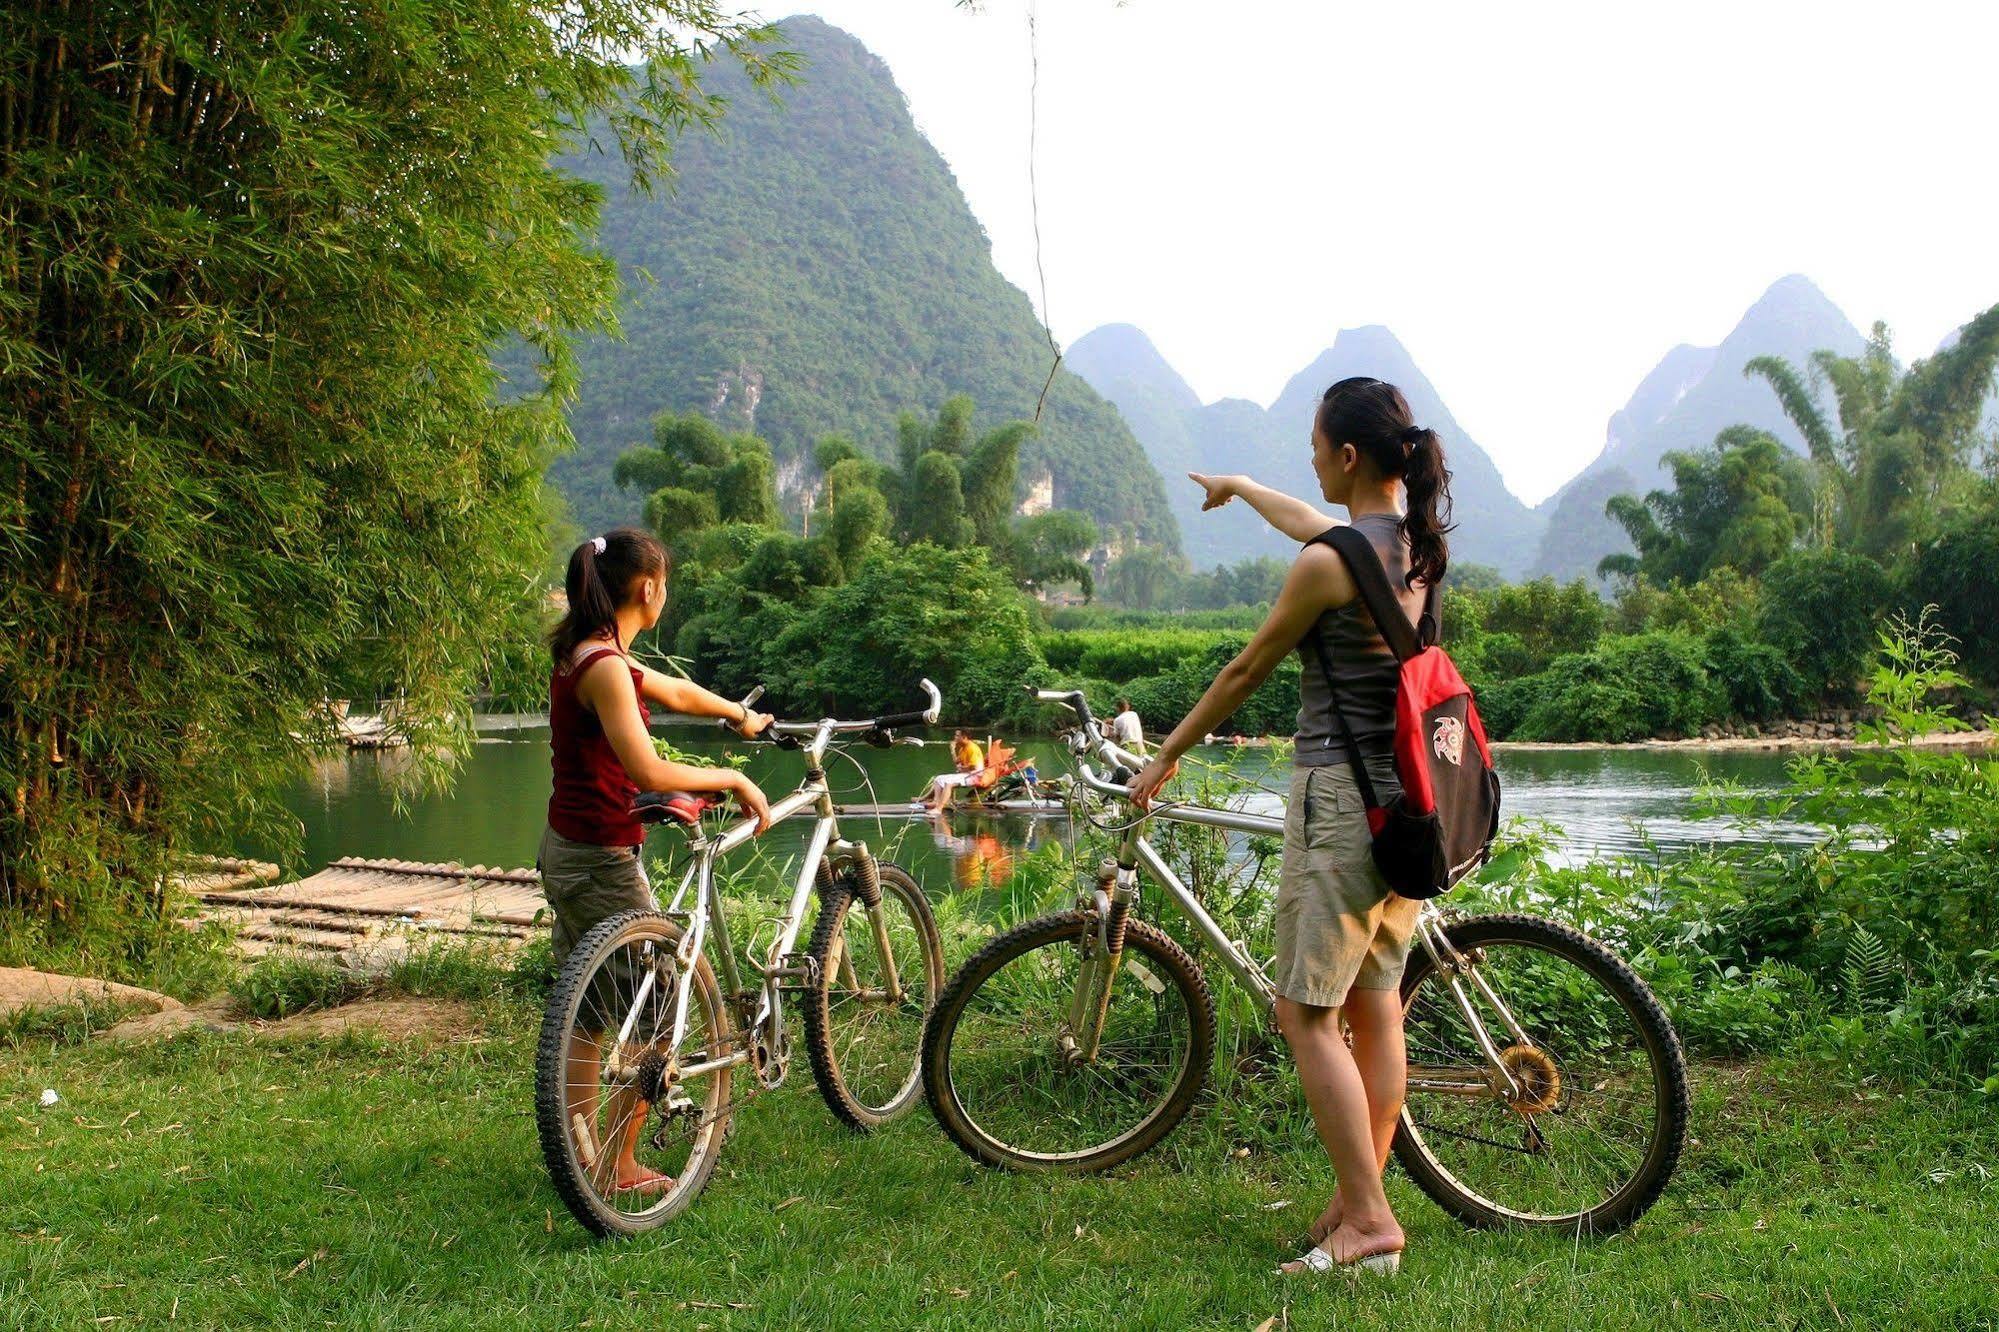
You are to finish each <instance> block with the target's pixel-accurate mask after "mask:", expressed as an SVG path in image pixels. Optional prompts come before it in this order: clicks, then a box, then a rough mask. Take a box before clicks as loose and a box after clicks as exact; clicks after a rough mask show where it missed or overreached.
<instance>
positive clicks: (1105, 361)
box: [1062, 324, 1201, 411]
mask: <svg viewBox="0 0 1999 1332" xmlns="http://www.w3.org/2000/svg"><path fill="white" fill-rule="evenodd" d="M1062 359H1063V361H1064V362H1065V363H1066V364H1067V365H1068V367H1069V369H1071V370H1073V371H1075V372H1076V373H1077V374H1079V375H1081V376H1082V377H1083V378H1084V379H1085V380H1087V381H1088V382H1089V383H1090V384H1092V385H1094V386H1095V387H1096V389H1097V391H1098V392H1099V393H1102V394H1103V395H1104V396H1105V397H1107V398H1109V399H1110V400H1111V401H1112V402H1115V403H1118V405H1119V406H1120V407H1123V405H1124V404H1123V401H1122V399H1123V398H1125V397H1128V396H1129V395H1130V394H1131V393H1132V392H1133V391H1134V390H1136V391H1138V392H1144V393H1151V394H1156V395H1158V396H1159V398H1160V399H1161V400H1162V401H1163V402H1164V404H1165V405H1167V406H1170V407H1172V408H1173V409H1174V410H1176V411H1185V410H1188V409H1190V408H1194V407H1199V406H1200V405H1201V399H1200V395H1199V394H1197V393H1195V392H1194V390H1193V387H1192V386H1191V385H1189V384H1188V383H1187V381H1186V380H1184V379H1182V378H1181V377H1180V372H1179V371H1177V370H1175V369H1174V368H1173V366H1172V364H1171V363H1170V362H1168V361H1167V359H1166V358H1165V357H1164V356H1163V355H1161V354H1160V351H1159V348H1157V347H1155V346H1154V345H1153V343H1152V339H1151V338H1149V337H1147V336H1146V335H1145V330H1144V329H1142V328H1139V327H1137V326H1136V325H1134V324H1104V325H1102V326H1101V327H1098V328H1093V329H1091V330H1090V331H1089V332H1088V333H1085V334H1084V335H1083V336H1082V337H1080V338H1078V339H1076V341H1075V342H1074V343H1072V344H1071V345H1070V347H1069V350H1068V351H1067V352H1065V353H1064V354H1063V357H1062ZM1114 388H1115V390H1116V391H1113V389H1114Z"/></svg>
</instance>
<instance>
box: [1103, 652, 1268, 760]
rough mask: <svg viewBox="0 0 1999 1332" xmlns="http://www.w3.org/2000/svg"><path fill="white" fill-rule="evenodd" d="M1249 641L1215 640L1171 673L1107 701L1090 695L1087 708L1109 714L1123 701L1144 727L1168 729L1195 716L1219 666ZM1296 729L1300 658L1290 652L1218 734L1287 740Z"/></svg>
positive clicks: (1129, 685)
mask: <svg viewBox="0 0 1999 1332" xmlns="http://www.w3.org/2000/svg"><path fill="white" fill-rule="evenodd" d="M1248 641H1249V639H1248V636H1247V635H1245V634H1237V633H1227V634H1222V635H1219V636H1217V637H1216V639H1215V641H1214V642H1212V643H1211V644H1210V645H1209V646H1208V647H1207V648H1206V649H1205V650H1203V651H1201V652H1198V653H1193V654H1190V655H1188V656H1186V657H1183V658H1182V659H1181V661H1180V663H1179V665H1177V666H1175V667H1173V668H1172V669H1171V670H1168V671H1163V672H1160V673H1159V674H1156V675H1148V676H1144V677H1141V678H1139V679H1135V680H1126V681H1122V682H1120V684H1119V687H1118V688H1117V690H1116V693H1115V694H1113V695H1111V696H1103V695H1102V694H1099V693H1098V691H1096V690H1092V691H1091V693H1092V697H1091V700H1090V702H1091V706H1092V707H1095V708H1098V709H1101V710H1103V711H1104V712H1105V714H1106V715H1108V709H1109V706H1110V705H1111V704H1112V703H1113V702H1114V701H1115V698H1116V697H1118V696H1122V697H1126V698H1129V699H1130V700H1131V705H1132V707H1133V708H1135V709H1137V711H1138V714H1139V715H1140V716H1141V717H1144V718H1145V719H1146V724H1147V725H1148V726H1152V727H1156V728H1157V729H1160V730H1166V729H1168V728H1170V727H1172V726H1173V725H1174V724H1176V723H1177V722H1178V721H1179V720H1180V719H1181V718H1182V717H1184V716H1186V715H1187V714H1188V713H1189V712H1191V711H1193V709H1194V704H1195V703H1197V702H1199V701H1200V698H1201V695H1202V694H1203V693H1205V692H1207V688H1208V686H1209V685H1211V684H1213V683H1214V681H1215V677H1216V676H1217V675H1219V674H1220V673H1221V670H1222V667H1224V666H1226V665H1228V664H1229V662H1230V661H1232V660H1234V658H1235V657H1236V655H1237V654H1238V653H1240V652H1241V651H1242V649H1243V647H1244V646H1245V645H1246V644H1247V643H1248ZM1106 692H1108V691H1106ZM1297 724H1298V656H1297V654H1296V653H1292V654H1290V655H1288V656H1286V657H1285V658H1284V659H1283V660H1282V661H1280V662H1278V664H1277V668H1276V669H1275V670H1273V671H1272V672H1271V673H1270V676H1269V678H1268V679H1266V680H1265V681H1264V682H1263V683H1262V684H1261V685H1259V686H1257V690H1256V692H1255V693H1253V694H1251V695H1250V696H1249V697H1248V698H1247V699H1244V700H1243V704H1242V706H1241V707H1239V708H1237V709H1236V711H1235V715H1234V716H1233V717H1231V718H1230V719H1229V721H1228V724H1227V725H1226V726H1225V727H1223V728H1221V729H1223V730H1226V731H1230V732H1234V733H1236V734H1240V735H1289V734H1291V732H1292V731H1294V730H1295V729H1296V728H1297Z"/></svg>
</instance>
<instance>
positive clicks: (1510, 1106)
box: [1395, 916, 1687, 1234]
mask: <svg viewBox="0 0 1999 1332" xmlns="http://www.w3.org/2000/svg"><path fill="white" fill-rule="evenodd" d="M1445 935H1446V937H1447V938H1448V939H1449V940H1450V943H1451V946H1452V947H1453V948H1454V949H1456V950H1457V952H1458V953H1459V954H1460V955H1461V956H1462V957H1463V959H1464V961H1465V962H1466V963H1467V964H1468V965H1467V969H1466V970H1465V971H1464V972H1463V973H1461V974H1458V975H1455V976H1453V975H1451V974H1449V973H1447V972H1445V971H1441V970H1439V968H1438V967H1437V965H1436V963H1435V961H1434V960H1433V959H1432V958H1431V957H1430V955H1429V954H1428V952H1426V951H1425V950H1423V949H1422V948H1421V947H1420V946H1419V947H1418V949H1417V951H1416V953H1415V955H1414V956H1412V957H1411V958H1410V961H1409V970H1408V972H1407V973H1406V974H1405V975H1404V977H1403V981H1402V999H1403V1004H1404V1006H1405V1011H1406V1013H1407V1017H1406V1019H1405V1023H1404V1027H1405V1031H1406V1033H1407V1038H1408V1044H1409V1095H1408V1099H1407V1100H1406V1102H1405V1103H1404V1106H1403V1110H1402V1123H1401V1126H1400V1128H1399V1129H1398V1130H1397V1132H1396V1135H1395V1156H1396V1159H1397V1160H1399V1161H1400V1162H1402V1166H1403V1169H1405V1170H1407V1171H1408V1172H1409V1176H1410V1178H1411V1179H1413V1180H1415V1182H1416V1185H1417V1187H1419V1188H1421V1189H1422V1190H1423V1192H1425V1193H1427V1194H1428V1195H1429V1196H1430V1197H1431V1198H1432V1199H1434V1200H1435V1201H1436V1202H1437V1204H1438V1205H1439V1206H1441V1207H1443V1209H1444V1210H1445V1211H1447V1212H1449V1213H1451V1215H1453V1216H1455V1217H1457V1218H1458V1219H1459V1220H1460V1221H1463V1222H1464V1223H1465V1224H1467V1225H1472V1226H1505V1225H1533V1226H1549V1227H1557V1228H1561V1229H1565V1230H1574V1231H1578V1232H1580V1233H1583V1234H1602V1233H1606V1232H1609V1231H1615V1230H1619V1229H1622V1228H1623V1227H1625V1226H1628V1225H1630V1224H1631V1223H1632V1222H1633V1221H1635V1220H1637V1219H1638V1218H1639V1216H1641V1215H1642V1214H1643V1213H1644V1212H1645V1209H1646V1208H1648V1207H1650V1206H1651V1205H1652V1203H1653V1202H1654V1201H1656V1200H1657V1198H1658V1197H1659V1194H1660V1193H1661V1191H1663V1190H1664V1189H1665V1187H1666V1182H1667V1180H1668V1179H1670V1178H1671V1177H1672V1173H1673V1169H1674V1166H1675V1165H1676V1164H1677V1163H1678V1161H1679V1157H1680V1149H1681V1146H1682V1144H1683V1143H1684V1142H1685V1141H1686V1134H1687V1065H1686V1058H1685V1056H1684V1055H1683V1054H1682V1053H1681V1050H1680V1040H1679V1036H1678V1035H1677V1034H1676V1033H1675V1032H1674V1030H1673V1024H1672V1022H1671V1021H1670V1020H1669V1019H1668V1018H1667V1016H1666V1012H1665V1010H1664V1009H1663V1008H1661V1007H1660V1005H1659V1001H1658V1000H1657V999H1656V998H1655V997H1653V994H1652V992H1651V990H1649V989H1648V988H1646V985H1645V982H1644V981H1642V980H1640V979H1639V978H1638V975H1637V973H1635V972H1633V971H1632V970H1631V968H1630V967H1629V966H1627V965H1625V963H1624V962H1623V960H1622V959H1620V958H1619V957H1617V955H1616V954H1614V953H1612V952H1611V951H1610V950H1609V949H1607V948H1605V947H1604V946H1603V945H1602V944H1600V943H1598V942H1596V941H1595V940H1594V939H1591V938H1588V937H1587V936H1585V935H1583V934H1580V933H1578V932H1577V931H1575V930H1572V929H1569V928H1567V927H1566V926H1562V925H1556V924H1554V923H1552V922H1550V921H1545V920H1538V919H1535V918H1534V917H1531V916H1481V917H1476V918H1473V919H1470V920H1465V921H1460V922H1458V923H1456V924H1453V925H1450V926H1447V927H1446V929H1445ZM1454 986H1455V990H1456V991H1457V992H1458V993H1462V994H1463V995H1464V996H1465V997H1466V1000H1467V1001H1468V1002H1469V1004H1470V1006H1471V1009H1472V1013H1473V1017H1474V1018H1475V1021H1476V1025H1474V1022H1473V1021H1471V1020H1468V1019H1467V1017H1466V1014H1465V1011H1464V1007H1463V1006H1462V1005H1461V1004H1460V1002H1459V1000H1458V997H1457V993H1454ZM1509 1015H1510V1017H1509ZM1480 1028H1482V1029H1483V1034H1484V1035H1485V1037H1486V1038H1487V1040H1488V1041H1489V1042H1490V1044H1491V1046H1492V1048H1493V1050H1494V1052H1495V1053H1496V1054H1497V1056H1498V1062H1499V1064H1500V1065H1501V1066H1502V1067H1503V1068H1504V1069H1505V1070H1506V1075H1507V1076H1506V1078H1495V1077H1494V1075H1493V1072H1492V1061H1491V1060H1490V1059H1489V1058H1488V1057H1487V1055H1486V1054H1485V1052H1484V1043H1483V1042H1481V1041H1480V1039H1479V1036H1480V1030H1479V1029H1480ZM1495 1084H1497V1085H1495Z"/></svg>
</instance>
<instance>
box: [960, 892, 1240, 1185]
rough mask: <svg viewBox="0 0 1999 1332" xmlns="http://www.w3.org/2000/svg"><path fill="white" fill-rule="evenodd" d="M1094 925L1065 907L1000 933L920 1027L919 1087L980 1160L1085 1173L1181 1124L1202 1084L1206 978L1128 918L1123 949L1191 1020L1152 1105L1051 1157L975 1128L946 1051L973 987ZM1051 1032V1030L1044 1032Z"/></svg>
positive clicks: (1209, 1040)
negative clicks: (1157, 973)
mask: <svg viewBox="0 0 1999 1332" xmlns="http://www.w3.org/2000/svg"><path fill="white" fill-rule="evenodd" d="M1096 930H1097V917H1096V913H1094V912H1090V911H1069V912H1062V913H1059V914H1056V915H1052V916H1043V917H1040V918H1039V919H1036V920H1031V921H1028V922H1026V923H1025V924H1022V925H1018V926H1016V927H1014V928H1013V929H1012V930H1009V931H1008V932H1006V933H1005V934H1002V935H1000V936H999V937H998V938H997V939H994V940H993V941H992V942H991V943H989V944H987V945H986V946H985V947H984V948H982V949H980V950H979V951H978V952H977V953H975V954H973V955H972V957H971V959H970V960H969V961H967V962H966V963H965V965H964V966H962V967H960V968H959V969H958V972H957V974H955V975H954V976H953V977H952V978H951V980H950V981H949V982H948V983H947V984H946V985H945V987H944V993H943V994H942V995H941V996H939V998H938V1000H937V1007H936V1008H935V1009H934V1010H932V1012H931V1014H930V1021H929V1023H928V1024H927V1025H926V1026H925V1028H924V1032H923V1091H924V1097H925V1099H926V1100H927V1101H928V1102H929V1104H930V1110H931V1113H932V1114H933V1115H935V1116H936V1119H937V1122H938V1124H939V1126H941V1127H942V1128H943V1130H944V1132H945V1134H946V1136H948V1137H949V1138H950V1139H951V1141H953V1142H955V1143H956V1144H957V1145H958V1147H959V1149H960V1150H961V1151H963V1152H964V1153H965V1154H966V1155H967V1156H969V1157H971V1158H972V1159H973V1160H974V1161H977V1162H978V1163H979V1164H980V1165H983V1166H989V1167H992V1168H994V1169H1006V1170H1017V1171H1028V1172H1040V1173H1059V1174H1091V1173H1095V1172H1098V1171H1104V1170H1109V1169H1111V1168H1113V1167H1115V1166H1119V1165H1122V1164H1124V1163H1125V1162H1127V1161H1130V1160H1132V1159H1133V1158H1135V1157H1138V1156H1141V1155H1143V1154H1144V1153H1146V1152H1148V1151H1150V1150H1151V1149H1152V1148H1154V1147H1155V1146H1157V1145H1158V1144H1159V1143H1160V1142H1161V1141H1162V1140H1163V1139H1164V1138H1165V1137H1166V1135H1167V1134H1169V1133H1171V1132H1172V1131H1173V1130H1174V1129H1175V1128H1176V1127H1178V1126H1179V1124H1180V1121H1181V1120H1183V1119H1185V1118H1186V1116H1187V1112H1188V1111H1190V1110H1192V1109H1193V1108H1194V1102H1195V1099H1196V1098H1197V1097H1199V1095H1200V1093H1201V1088H1202V1087H1203V1086H1205V1085H1206V1083H1207V1078H1208V1069H1209V1065H1210V1064H1211V1062H1212V1061H1213V1059H1214V1049H1215V1002H1214V996H1213V995H1212V993H1211V992H1210V991H1209V989H1208V982H1207V978H1206V977H1205V976H1203V975H1202V974H1201V969H1200V967H1199V966H1197V965H1196V964H1195V962H1194V959H1193V958H1191V957H1189V956H1188V955H1187V952H1186V950H1185V949H1183V948H1181V947H1180V945H1179V944H1177V943H1175V942H1174V941H1173V940H1172V939H1171V938H1170V937H1168V936H1167V935H1166V934H1165V933H1163V932H1162V931H1160V930H1159V929H1158V928H1157V927H1156V926H1153V925H1150V924H1147V923H1146V922H1144V921H1141V920H1137V919H1132V920H1130V921H1128V922H1127V923H1126V927H1125V951H1126V954H1127V955H1130V954H1131V953H1132V952H1134V951H1136V952H1138V953H1140V954H1142V955H1143V956H1144V957H1145V958H1146V959H1147V960H1148V961H1149V962H1150V963H1152V964H1153V965H1154V966H1155V967H1157V968H1158V969H1159V970H1161V971H1163V972H1165V973H1166V975H1167V977H1169V978H1170V980H1171V983H1172V984H1173V985H1174V986H1175V987H1176V988H1177V989H1178V990H1179V992H1180V995H1181V998H1182V999H1183V1000H1184V1001H1185V1003H1186V1008H1187V1012H1188V1014H1189V1016H1190V1018H1191V1019H1192V1023H1191V1026H1192V1031H1191V1032H1190V1046H1189V1049H1188V1052H1187V1057H1186V1060H1185V1063H1184V1066H1183V1067H1182V1069H1181V1070H1180V1073H1179V1075H1178V1077H1177V1078H1176V1079H1175V1082H1174V1085H1173V1086H1172V1088H1171V1089H1170V1091H1169V1093H1168V1095H1167V1096H1166V1097H1165V1098H1164V1099H1163V1100H1162V1101H1161V1102H1160V1104H1159V1107H1158V1109H1156V1110H1155V1111H1153V1112H1152V1113H1151V1114H1150V1115H1149V1116H1147V1117H1146V1118H1145V1119H1144V1120H1142V1121H1141V1122H1140V1123H1139V1124H1137V1125H1136V1126H1134V1127H1133V1128H1132V1129H1129V1130H1127V1131H1126V1132H1124V1133H1123V1134H1120V1135H1119V1136H1118V1137H1116V1138H1114V1139H1111V1140H1110V1141H1107V1142H1103V1143H1099V1144H1096V1145H1094V1146H1092V1147H1090V1148H1088V1149H1086V1150H1084V1151H1082V1152H1079V1153H1066V1154H1062V1155H1060V1156H1052V1155H1049V1154H1044V1153H1032V1152H1025V1151H1022V1150H1020V1149H1018V1148H1015V1147H1013V1146H1011V1145H1010V1144H1008V1143H1005V1142H1002V1141H1000V1140H999V1139H998V1138H996V1137H994V1136H992V1135H991V1134H989V1133H987V1132H986V1131H985V1130H984V1129H982V1128H980V1127H979V1125H978V1124H977V1122H976V1121H975V1120H974V1119H973V1118H972V1116H971V1115H970V1114H969V1113H968V1112H967V1111H966V1109H965V1107H964V1105H963V1104H962V1103H961V1101H960V1100H959V1097H958V1093H957V1091H956V1089H955V1087H954V1085H953V1082H952V1078H951V1069H950V1065H951V1055H952V1050H953V1046H954V1041H955V1038H956V1035H957V1028H958V1024H959V1021H960V1020H961V1019H962V1017H963V1016H964V1013H965V1011H966V1007H967V1005H968V1004H969V1003H970V1002H971V1000H972V998H973V997H974V996H975V995H976V994H977V993H978V990H979V987H980V986H981V985H983V984H984V983H985V982H986V981H987V980H989V979H991V978H992V977H993V976H994V975H995V974H996V973H998V972H999V971H1000V969H1001V968H1002V967H1004V966H1005V965H1006V964H1007V963H1009V962H1012V961H1014V960H1016V959H1018V958H1020V957H1023V956H1025V955H1027V954H1028V953H1031V952H1033V951H1035V950H1037V949H1040V948H1046V947H1050V946H1072V945H1074V944H1075V943H1077V942H1078V941H1079V940H1081V939H1082V938H1084V937H1085V936H1088V935H1094V934H1095V933H1096ZM1050 1036H1051V1039H1052V1037H1053V1033H1052V1032H1051V1033H1050Z"/></svg>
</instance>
